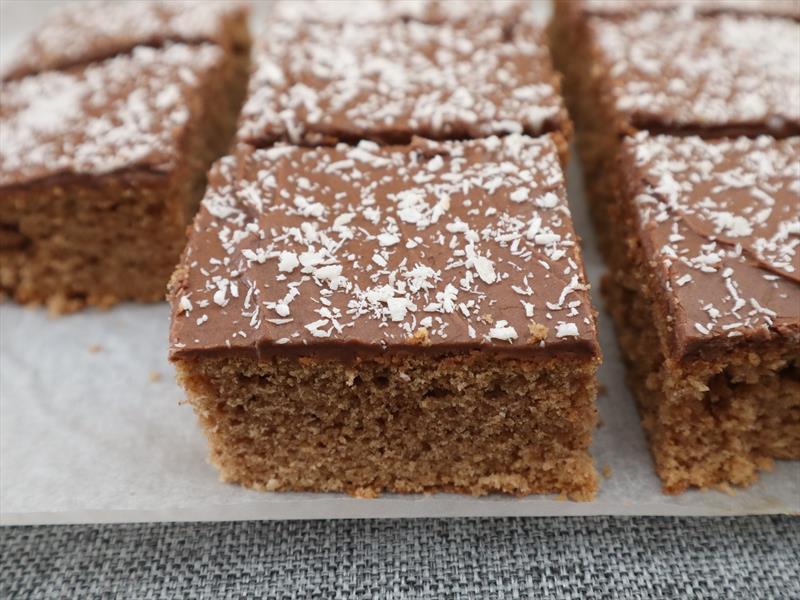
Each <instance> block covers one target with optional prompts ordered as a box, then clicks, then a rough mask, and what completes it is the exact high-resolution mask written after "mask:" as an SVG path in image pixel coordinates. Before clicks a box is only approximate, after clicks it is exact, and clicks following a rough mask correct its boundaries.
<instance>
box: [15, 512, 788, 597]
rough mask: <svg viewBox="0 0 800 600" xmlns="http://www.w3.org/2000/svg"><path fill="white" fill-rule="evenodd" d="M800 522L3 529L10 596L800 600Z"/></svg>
mask: <svg viewBox="0 0 800 600" xmlns="http://www.w3.org/2000/svg"><path fill="white" fill-rule="evenodd" d="M799 550H800V519H799V518H797V517H746V518H735V519H728V518H725V519H722V518H717V519H700V518H696V519H687V518H683V519H676V518H608V517H586V518H548V519H480V520H478V519H459V520H413V521H408V520H407V521H402V520H396V521H327V522H326V521H302V522H300V521H296V522H241V523H205V524H194V523H192V524H132V525H88V526H57V527H56V526H47V527H6V528H3V529H0V567H1V570H0V578H2V579H1V580H0V583H1V585H0V597H2V598H244V597H261V598H269V599H281V600H283V599H287V600H288V599H291V598H320V599H323V598H324V599H328V598H376V599H377V598H392V599H396V598H426V599H427V598H437V599H438V598H475V599H484V598H487V599H488V598H498V599H506V598H569V599H591V598H607V599H615V600H616V599H617V598H641V599H646V600H651V599H659V598H737V599H751V598H752V599H756V598H759V599H760V598H769V599H773V598H774V599H782V598H787V599H789V598H800V566H799V565H800V563H798V551H799Z"/></svg>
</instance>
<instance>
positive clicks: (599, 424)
mask: <svg viewBox="0 0 800 600" xmlns="http://www.w3.org/2000/svg"><path fill="white" fill-rule="evenodd" d="M604 425H605V423H603V418H602V417H597V425H596V426H595V429H600V428H601V427H603V426H604Z"/></svg>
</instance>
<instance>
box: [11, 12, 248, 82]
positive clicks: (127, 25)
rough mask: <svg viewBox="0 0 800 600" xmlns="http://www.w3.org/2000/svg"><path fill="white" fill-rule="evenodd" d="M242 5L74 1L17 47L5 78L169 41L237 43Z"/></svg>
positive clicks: (53, 68) (19, 76) (225, 45)
mask: <svg viewBox="0 0 800 600" xmlns="http://www.w3.org/2000/svg"><path fill="white" fill-rule="evenodd" d="M246 12H247V11H246V8H245V6H244V5H243V4H242V3H239V2H234V1H230V2H228V1H222V0H203V1H202V2H197V1H195V0H168V1H166V0H159V1H153V2H119V1H116V0H115V1H105V2H72V3H69V4H68V6H65V7H64V8H61V9H60V10H56V11H54V12H53V13H52V14H51V15H50V16H49V17H48V18H47V19H46V20H45V22H44V23H43V24H42V25H40V26H39V27H38V28H37V29H36V30H35V32H34V33H33V34H31V35H30V36H29V37H28V38H26V39H25V41H24V42H23V43H22V44H21V45H20V47H19V48H18V49H17V51H16V54H15V55H14V57H13V58H12V59H11V61H10V63H9V65H8V66H7V68H6V69H5V71H4V72H3V79H6V80H7V79H19V78H21V77H25V76H28V75H32V74H35V73H40V72H42V71H49V70H61V69H67V68H69V67H73V66H77V65H83V64H87V63H89V62H94V61H98V60H103V59H106V58H110V57H112V56H114V55H117V54H122V53H126V52H129V51H131V50H132V49H133V48H135V47H136V46H162V45H164V44H166V43H167V42H185V43H200V42H213V43H215V44H218V45H221V46H223V47H226V48H227V47H230V46H232V45H234V44H235V43H236V42H237V40H235V39H233V37H232V31H230V30H229V28H230V27H231V24H232V22H234V21H236V20H242V19H244V18H245V15H246Z"/></svg>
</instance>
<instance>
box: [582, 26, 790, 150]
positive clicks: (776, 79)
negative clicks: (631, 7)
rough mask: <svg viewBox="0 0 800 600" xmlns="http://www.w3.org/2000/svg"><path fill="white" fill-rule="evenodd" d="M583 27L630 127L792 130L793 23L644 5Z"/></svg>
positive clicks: (698, 130)
mask: <svg viewBox="0 0 800 600" xmlns="http://www.w3.org/2000/svg"><path fill="white" fill-rule="evenodd" d="M588 27H589V29H590V32H591V34H592V35H593V37H594V40H595V43H596V45H597V49H598V53H599V55H600V57H601V61H602V68H603V69H605V70H606V71H607V73H608V77H609V78H610V80H611V85H610V86H609V90H610V93H611V94H612V95H613V97H614V100H613V101H614V104H615V106H616V109H617V110H618V111H619V113H620V114H621V115H623V116H624V117H625V118H626V119H627V120H628V121H629V124H630V125H631V126H633V127H634V128H637V129H649V130H653V131H658V130H660V131H666V130H670V131H675V132H679V131H680V132H684V133H697V134H701V135H702V134H703V131H704V130H712V131H714V133H716V134H718V133H720V132H722V131H726V130H727V131H737V130H738V131H741V132H745V133H747V134H748V135H753V134H756V135H757V134H760V133H767V132H770V133H772V134H773V135H776V136H779V137H785V136H788V135H798V134H800V54H798V53H799V52H800V50H799V49H800V23H798V22H796V21H793V20H786V19H770V18H760V17H735V16H730V15H722V16H719V17H716V18H713V19H709V18H706V19H703V18H699V19H695V18H693V17H691V16H686V15H684V14H682V13H672V12H644V13H641V14H636V15H634V16H632V17H631V18H629V19H622V20H615V19H607V18H603V17H591V18H589V19H588Z"/></svg>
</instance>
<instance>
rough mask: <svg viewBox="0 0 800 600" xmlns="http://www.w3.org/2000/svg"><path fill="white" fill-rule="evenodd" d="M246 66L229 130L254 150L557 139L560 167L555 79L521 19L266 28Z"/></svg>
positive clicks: (564, 134)
mask: <svg viewBox="0 0 800 600" xmlns="http://www.w3.org/2000/svg"><path fill="white" fill-rule="evenodd" d="M255 61H256V64H257V69H256V71H255V73H254V75H253V77H252V79H251V81H250V90H249V94H248V99H247V101H246V102H245V105H244V108H243V110H242V116H241V119H240V123H239V133H238V138H239V139H240V140H241V141H244V142H247V143H249V144H251V145H254V146H267V145H271V144H274V143H276V142H279V141H288V142H291V143H294V144H300V145H331V144H335V143H337V142H348V143H356V142H358V141H359V140H363V139H368V140H373V141H376V142H379V143H388V144H407V143H409V142H410V141H411V138H412V137H413V136H414V135H419V136H423V137H426V138H429V139H468V138H477V137H486V136H490V135H504V134H508V133H524V134H528V135H533V136H536V135H542V134H546V133H556V134H558V136H557V137H556V138H554V139H555V140H556V142H557V143H558V144H559V148H560V152H561V154H562V158H563V159H564V161H566V152H567V151H566V140H567V139H568V138H569V137H570V135H571V124H570V121H569V118H568V116H567V113H566V110H565V108H564V104H563V101H562V98H561V95H560V83H559V79H558V77H557V75H556V74H555V71H554V70H553V68H552V64H551V61H550V55H549V51H548V48H547V45H546V43H545V42H544V38H543V32H542V31H541V29H540V28H539V27H537V26H536V25H534V24H533V23H531V22H528V21H520V22H518V23H516V24H514V25H513V26H509V25H507V24H505V23H504V22H503V21H502V20H499V19H488V20H487V19H483V20H472V21H469V22H466V23H461V24H453V23H441V24H437V25H430V24H427V23H422V22H417V21H408V22H407V21H402V20H401V21H390V22H381V23H375V24H373V25H370V26H369V27H364V26H363V25H362V24H359V23H351V22H347V23H306V22H297V21H292V20H286V21H278V20H272V21H270V22H269V23H267V24H266V27H265V30H264V32H263V34H262V35H261V36H260V41H259V43H258V44H257V45H256V51H255Z"/></svg>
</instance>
